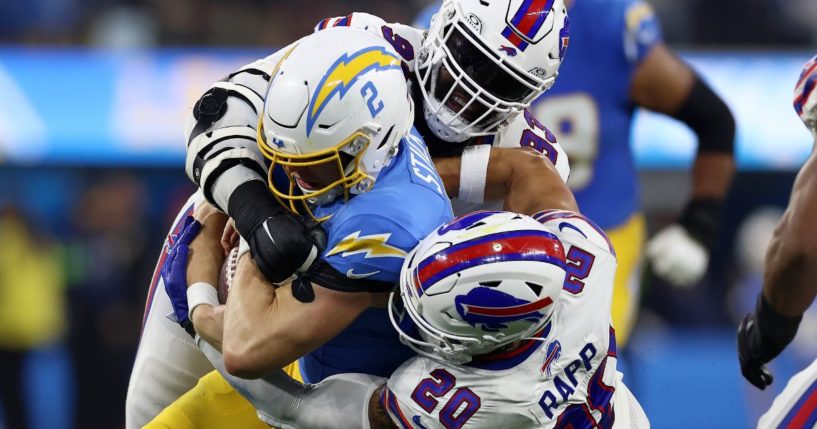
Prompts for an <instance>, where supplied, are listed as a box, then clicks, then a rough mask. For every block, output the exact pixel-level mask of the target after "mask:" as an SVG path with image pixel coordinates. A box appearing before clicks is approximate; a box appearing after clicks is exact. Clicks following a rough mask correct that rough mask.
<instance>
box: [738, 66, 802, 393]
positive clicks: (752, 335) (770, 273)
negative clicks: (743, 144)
mask: <svg viewBox="0 0 817 429" xmlns="http://www.w3.org/2000/svg"><path fill="white" fill-rule="evenodd" d="M815 87H817V57H814V58H812V60H811V61H809V62H808V63H807V64H806V65H805V67H804V68H803V73H802V74H801V76H800V79H799V81H798V83H797V85H796V87H795V91H794V108H795V111H796V112H797V113H798V115H800V118H801V119H802V120H803V122H804V123H805V124H806V127H808V129H809V131H811V132H812V134H813V135H814V137H815V140H816V141H815V144H817V90H815ZM815 232H817V156H816V155H815V153H814V151H813V150H812V153H811V156H809V158H808V160H806V163H805V164H804V165H803V167H802V168H801V169H800V172H799V173H798V174H797V179H796V180H795V181H794V187H793V188H792V194H791V199H790V200H789V205H788V207H787V208H786V211H785V213H784V214H783V218H782V219H781V221H780V223H779V224H778V225H777V228H776V229H775V231H774V236H773V237H772V241H771V243H770V245H769V249H768V251H767V253H766V273H765V275H764V278H763V291H762V292H761V293H760V294H759V295H758V299H757V308H756V309H755V311H754V312H753V313H751V314H749V315H747V316H746V317H745V318H744V319H743V321H742V322H741V324H740V327H739V328H738V351H739V357H740V368H741V372H742V373H743V376H744V377H746V379H747V380H749V382H751V383H752V384H753V385H755V386H756V387H757V388H759V389H765V388H766V386H768V385H769V384H771V383H772V380H773V378H772V374H771V372H770V371H769V370H768V369H767V368H766V367H765V364H766V363H768V362H769V361H771V360H772V359H774V358H775V356H777V355H778V354H780V352H782V351H783V349H785V348H786V346H787V345H788V344H789V343H790V342H791V341H792V340H793V339H794V336H795V334H796V333H797V328H798V326H799V324H800V319H801V318H802V317H803V313H804V312H805V311H806V309H807V308H808V307H809V306H810V305H811V303H812V302H813V301H814V297H815V295H817V240H815V239H814V236H813V235H811V234H812V233H815Z"/></svg>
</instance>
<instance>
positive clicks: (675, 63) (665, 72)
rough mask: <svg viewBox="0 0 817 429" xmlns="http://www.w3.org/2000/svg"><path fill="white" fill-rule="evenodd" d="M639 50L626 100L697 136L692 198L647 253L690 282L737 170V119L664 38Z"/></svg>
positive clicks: (660, 270)
mask: <svg viewBox="0 0 817 429" xmlns="http://www.w3.org/2000/svg"><path fill="white" fill-rule="evenodd" d="M636 10H637V9H636ZM653 19H654V18H653ZM645 25H646V24H645ZM636 38H637V37H636ZM636 43H638V42H636ZM641 49H647V50H648V53H647V54H646V55H645V56H644V57H643V58H642V59H641V60H640V63H639V64H638V65H637V66H636V68H635V70H634V72H633V79H632V86H631V89H630V99H631V100H632V101H633V102H634V103H635V104H637V105H639V106H641V107H645V108H647V109H650V110H653V111H656V112H659V113H663V114H666V115H669V116H671V117H673V118H675V119H677V120H679V121H681V122H683V123H684V124H686V125H687V126H688V127H689V128H690V129H691V130H692V131H693V132H694V133H695V134H696V136H697V138H698V149H697V154H696V156H695V161H694V165H693V167H692V195H691V198H690V200H689V201H688V203H687V204H686V206H685V207H684V209H683V211H682V213H681V216H680V217H679V218H678V220H677V222H676V224H675V225H672V226H670V227H668V228H666V229H664V230H662V231H660V232H659V233H658V234H656V236H655V237H653V239H652V240H651V241H650V243H649V245H648V247H647V254H648V256H649V257H650V259H651V261H652V267H653V270H654V271H655V272H656V273H657V274H659V275H660V276H662V277H664V278H666V279H667V280H670V281H671V282H672V283H674V284H676V285H680V286H687V285H692V284H694V283H696V282H697V281H698V280H700V278H701V277H703V275H704V273H705V271H706V267H707V264H708V259H709V249H711V247H712V245H713V244H714V241H715V239H716V237H717V231H718V227H719V223H720V217H721V211H722V206H723V200H724V198H725V196H726V192H727V191H728V189H729V184H730V182H731V180H732V176H733V175H734V172H735V161H734V154H733V152H734V139H735V120H734V118H733V117H732V113H731V112H730V110H729V108H728V107H727V106H726V104H725V103H724V102H723V100H721V98H720V97H718V95H717V94H715V92H713V91H712V89H711V88H710V87H709V85H707V83H706V82H704V81H703V80H702V79H701V78H700V77H699V76H698V75H697V74H696V73H695V72H694V71H693V70H692V69H691V68H690V67H689V66H688V65H687V64H685V63H684V62H683V61H682V60H681V59H679V58H678V57H677V56H676V55H675V54H674V53H672V52H671V51H670V49H669V48H668V47H667V46H666V45H665V44H664V43H663V42H660V41H658V42H656V43H655V44H654V46H647V47H643V46H642V47H640V48H639V50H641Z"/></svg>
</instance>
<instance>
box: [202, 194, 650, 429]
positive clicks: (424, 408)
mask: <svg viewBox="0 0 817 429" xmlns="http://www.w3.org/2000/svg"><path fill="white" fill-rule="evenodd" d="M615 269H616V257H615V252H614V251H613V249H612V247H611V244H610V242H609V239H608V238H607V236H606V235H605V234H604V232H603V231H602V230H601V229H600V228H598V227H597V226H596V225H595V224H594V223H593V222H592V221H590V220H588V219H587V218H585V217H583V216H582V215H580V214H578V213H575V212H571V211H563V210H549V211H544V212H541V213H539V214H537V215H535V216H534V218H530V217H528V216H524V215H518V214H515V213H510V212H494V211H479V212H473V213H470V214H466V215H464V216H461V217H459V218H456V219H454V220H452V221H450V222H448V223H446V224H444V225H442V226H440V227H439V228H438V229H437V230H436V231H435V232H433V233H432V234H430V235H429V236H428V237H426V238H425V239H423V241H421V242H420V244H419V245H418V246H417V247H416V248H415V249H414V250H413V251H412V252H411V253H410V254H409V255H408V256H407V257H406V260H405V262H404V264H403V268H402V272H401V280H400V288H399V292H397V291H396V292H393V293H392V299H391V301H390V308H389V311H390V315H391V317H392V323H393V324H394V325H395V328H396V329H397V330H398V332H399V333H400V336H401V337H402V339H403V341H404V342H405V343H406V344H407V345H409V346H411V347H412V348H413V349H415V351H417V352H418V354H419V355H418V356H417V357H415V358H412V359H410V360H409V361H407V362H406V363H404V364H403V365H402V366H401V367H400V368H398V369H397V370H396V371H395V372H394V373H393V374H392V375H391V377H390V378H389V379H388V380H387V379H384V378H378V377H373V376H368V375H363V374H341V375H337V376H333V377H330V378H328V379H326V380H324V381H323V382H322V383H319V384H315V385H306V386H304V385H302V384H300V383H297V382H294V381H293V380H291V379H290V378H288V377H286V376H285V375H283V374H281V373H277V374H273V375H271V376H269V377H267V378H265V379H263V380H253V381H249V380H243V379H239V378H235V377H232V376H230V375H229V374H226V372H225V371H224V367H223V361H222V359H221V356H220V354H219V353H218V352H217V351H216V350H215V349H214V348H213V347H212V346H210V345H209V344H207V343H206V342H204V341H199V342H198V343H199V345H200V347H202V350H203V351H204V352H205V354H206V355H207V356H208V358H209V359H211V361H212V362H213V363H214V365H215V366H216V367H217V368H219V370H220V371H222V372H225V374H226V376H227V377H228V380H229V381H230V383H231V384H233V385H234V386H235V387H236V388H237V389H238V390H239V391H240V392H242V394H244V395H245V396H246V397H247V398H248V399H249V400H250V401H251V402H252V403H253V405H254V406H256V408H257V409H258V411H259V417H261V418H262V419H263V420H264V421H266V422H267V423H269V424H270V425H274V426H276V427H281V428H327V429H328V428H337V429H341V428H343V429H354V428H369V427H371V428H394V427H396V428H403V429H406V428H418V429H432V428H447V429H451V428H499V427H512V428H519V429H524V428H551V427H555V428H570V427H573V428H585V427H599V428H611V427H621V428H647V427H649V422H648V420H647V418H646V415H645V414H644V411H643V410H642V409H641V406H640V404H639V403H638V401H637V400H636V399H635V397H634V396H633V395H632V393H630V391H629V390H628V389H627V387H626V386H625V385H624V383H623V382H622V375H621V373H619V372H618V371H617V370H616V362H617V355H616V343H615V332H614V330H613V329H612V327H611V326H610V302H611V300H612V286H613V278H614V277H613V276H614V273H615Z"/></svg>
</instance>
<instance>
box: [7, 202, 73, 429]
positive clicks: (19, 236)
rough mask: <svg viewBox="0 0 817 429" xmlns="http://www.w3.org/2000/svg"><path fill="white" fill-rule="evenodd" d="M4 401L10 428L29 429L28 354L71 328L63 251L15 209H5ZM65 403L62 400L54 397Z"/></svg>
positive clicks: (55, 398)
mask: <svg viewBox="0 0 817 429" xmlns="http://www.w3.org/2000/svg"><path fill="white" fill-rule="evenodd" d="M0 237H2V238H3V245H2V246H0V401H2V405H3V410H4V413H5V417H6V423H7V426H8V427H9V428H12V429H16V428H25V427H30V425H31V424H32V422H33V421H34V416H32V415H27V414H28V413H27V411H29V410H32V409H33V408H34V405H33V404H26V403H25V398H26V397H28V396H29V395H28V392H27V391H28V390H29V389H28V388H29V387H30V383H29V380H27V379H26V378H25V377H24V374H25V371H24V369H25V365H26V362H27V358H28V356H29V355H30V354H31V352H32V351H33V350H35V349H39V348H44V347H46V346H48V345H51V344H53V343H55V342H58V341H59V340H60V339H61V337H62V336H63V334H64V332H65V330H66V318H65V278H64V275H63V272H62V256H61V254H60V248H59V247H58V246H56V245H55V244H54V243H52V242H50V241H49V240H48V239H46V238H44V237H40V236H38V235H37V234H36V233H35V232H34V231H32V229H31V228H30V227H29V226H28V225H26V223H25V221H24V220H23V218H22V217H21V215H20V213H19V212H18V211H17V210H16V209H15V208H14V207H12V206H6V207H4V208H2V209H0ZM51 399H52V401H53V403H54V404H55V405H56V403H57V402H59V401H61V400H65V399H66V398H61V397H59V396H57V397H54V398H51Z"/></svg>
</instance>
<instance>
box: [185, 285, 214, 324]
mask: <svg viewBox="0 0 817 429" xmlns="http://www.w3.org/2000/svg"><path fill="white" fill-rule="evenodd" d="M202 304H207V305H212V306H213V307H215V306H217V305H218V292H217V291H216V288H215V287H213V285H211V284H209V283H205V282H198V283H193V285H191V286H190V287H189V288H187V307H188V308H189V310H188V313H187V317H189V318H190V320H193V310H195V309H196V307H198V306H200V305H202Z"/></svg>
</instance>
